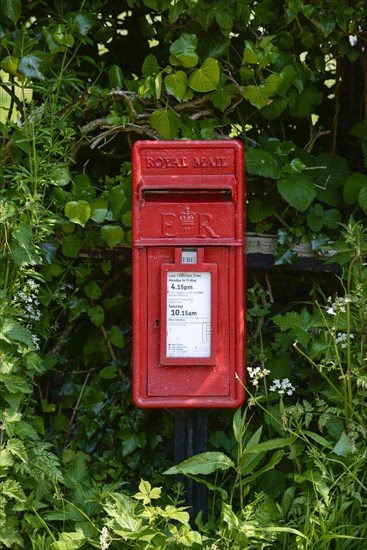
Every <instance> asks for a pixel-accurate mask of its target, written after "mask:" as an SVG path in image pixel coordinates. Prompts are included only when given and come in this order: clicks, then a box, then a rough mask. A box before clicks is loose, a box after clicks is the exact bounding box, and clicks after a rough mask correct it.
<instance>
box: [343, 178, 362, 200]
mask: <svg viewBox="0 0 367 550" xmlns="http://www.w3.org/2000/svg"><path fill="white" fill-rule="evenodd" d="M364 187H366V188H367V176H366V175H365V174H361V173H360V172H356V173H355V174H352V175H351V176H349V178H348V179H347V180H346V182H345V185H344V188H343V196H344V201H345V203H346V204H354V203H357V201H358V195H359V192H360V191H361V189H362V188H364Z"/></svg>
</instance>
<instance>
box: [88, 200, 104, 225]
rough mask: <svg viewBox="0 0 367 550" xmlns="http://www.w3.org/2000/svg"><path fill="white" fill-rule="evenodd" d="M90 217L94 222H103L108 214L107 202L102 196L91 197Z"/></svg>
mask: <svg viewBox="0 0 367 550" xmlns="http://www.w3.org/2000/svg"><path fill="white" fill-rule="evenodd" d="M89 206H90V217H91V220H93V221H94V222H96V223H103V222H104V221H105V220H106V218H107V214H108V203H107V201H106V200H104V199H102V198H100V197H99V198H97V199H93V200H92V201H91V202H90V203H89Z"/></svg>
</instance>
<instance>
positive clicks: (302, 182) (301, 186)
mask: <svg viewBox="0 0 367 550" xmlns="http://www.w3.org/2000/svg"><path fill="white" fill-rule="evenodd" d="M278 191H279V193H280V195H281V196H282V198H283V199H284V200H285V201H286V202H287V203H288V204H290V205H291V206H293V208H296V209H297V210H299V211H300V212H304V211H305V210H307V208H309V206H311V203H312V201H313V200H314V198H315V197H316V188H315V184H314V182H313V180H312V178H310V177H309V176H307V175H305V174H294V175H290V176H287V177H286V178H282V179H280V180H279V181H278Z"/></svg>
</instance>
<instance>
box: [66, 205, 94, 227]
mask: <svg viewBox="0 0 367 550" xmlns="http://www.w3.org/2000/svg"><path fill="white" fill-rule="evenodd" d="M65 216H66V217H67V218H68V219H69V220H70V221H71V222H73V223H77V224H79V225H81V226H82V227H84V226H85V224H86V223H87V221H88V220H89V218H90V206H89V203H88V202H87V201H83V200H80V201H70V202H68V203H66V205H65Z"/></svg>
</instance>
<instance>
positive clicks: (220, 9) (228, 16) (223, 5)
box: [213, 0, 235, 31]
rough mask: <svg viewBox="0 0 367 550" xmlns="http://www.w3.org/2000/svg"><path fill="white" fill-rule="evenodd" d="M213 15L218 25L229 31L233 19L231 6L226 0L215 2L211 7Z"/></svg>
mask: <svg viewBox="0 0 367 550" xmlns="http://www.w3.org/2000/svg"><path fill="white" fill-rule="evenodd" d="M213 13H214V16H215V19H216V21H217V23H218V25H219V26H220V27H221V28H222V29H225V30H226V31H229V30H231V28H232V26H233V19H234V17H235V14H234V11H233V9H232V6H231V4H230V3H229V2H227V1H226V0H219V1H218V0H216V2H214V5H213Z"/></svg>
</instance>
